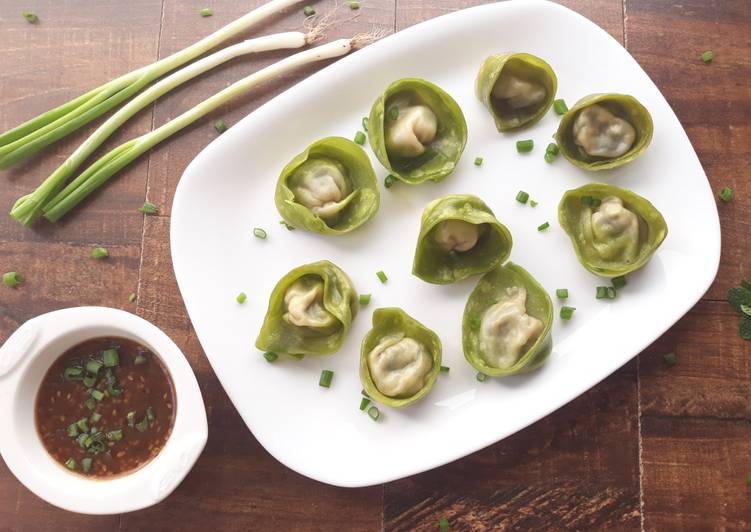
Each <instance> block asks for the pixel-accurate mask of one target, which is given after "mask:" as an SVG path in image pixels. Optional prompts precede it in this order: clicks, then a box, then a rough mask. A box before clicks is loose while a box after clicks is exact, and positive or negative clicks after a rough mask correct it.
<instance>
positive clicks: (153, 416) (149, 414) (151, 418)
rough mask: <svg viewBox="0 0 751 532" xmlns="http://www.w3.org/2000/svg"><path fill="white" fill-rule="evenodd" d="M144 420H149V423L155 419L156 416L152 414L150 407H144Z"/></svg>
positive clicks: (152, 410)
mask: <svg viewBox="0 0 751 532" xmlns="http://www.w3.org/2000/svg"><path fill="white" fill-rule="evenodd" d="M146 419H148V420H149V423H151V422H152V421H154V420H155V419H156V414H155V413H154V409H153V408H151V407H150V406H147V407H146Z"/></svg>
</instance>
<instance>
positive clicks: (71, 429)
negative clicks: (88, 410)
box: [68, 423, 78, 438]
mask: <svg viewBox="0 0 751 532" xmlns="http://www.w3.org/2000/svg"><path fill="white" fill-rule="evenodd" d="M68 436H69V437H70V438H75V437H76V436H78V425H77V424H75V423H71V424H70V425H68Z"/></svg>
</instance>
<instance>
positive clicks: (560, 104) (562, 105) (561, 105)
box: [553, 98, 568, 115]
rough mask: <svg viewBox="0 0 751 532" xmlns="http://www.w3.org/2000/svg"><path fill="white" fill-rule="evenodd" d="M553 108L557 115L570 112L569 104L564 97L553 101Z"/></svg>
mask: <svg viewBox="0 0 751 532" xmlns="http://www.w3.org/2000/svg"><path fill="white" fill-rule="evenodd" d="M553 110H554V111H555V114H557V115H565V114H566V113H567V112H568V106H567V105H566V102H565V101H564V100H563V99H561V98H559V99H558V100H555V101H554V102H553Z"/></svg>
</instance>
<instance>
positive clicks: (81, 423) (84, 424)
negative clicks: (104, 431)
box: [76, 417, 89, 432]
mask: <svg viewBox="0 0 751 532" xmlns="http://www.w3.org/2000/svg"><path fill="white" fill-rule="evenodd" d="M76 425H78V428H79V429H81V431H82V432H89V420H88V419H86V418H85V417H82V418H81V419H79V420H78V421H76Z"/></svg>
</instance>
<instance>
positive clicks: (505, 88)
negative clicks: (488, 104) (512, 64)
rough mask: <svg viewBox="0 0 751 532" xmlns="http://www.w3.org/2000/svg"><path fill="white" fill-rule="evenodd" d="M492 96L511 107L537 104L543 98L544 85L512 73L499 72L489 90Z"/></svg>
mask: <svg viewBox="0 0 751 532" xmlns="http://www.w3.org/2000/svg"><path fill="white" fill-rule="evenodd" d="M491 95H492V96H493V98H496V99H498V100H502V101H503V102H504V103H506V104H507V105H508V106H509V107H511V108H512V109H521V108H522V107H529V106H530V105H537V104H540V103H542V102H543V101H544V100H545V96H546V95H547V91H546V90H545V87H544V86H543V85H541V84H539V83H535V82H533V81H526V80H524V79H521V78H519V77H516V76H514V75H513V74H501V76H500V77H499V78H498V81H497V82H496V84H495V85H494V86H493V91H492V92H491Z"/></svg>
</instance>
